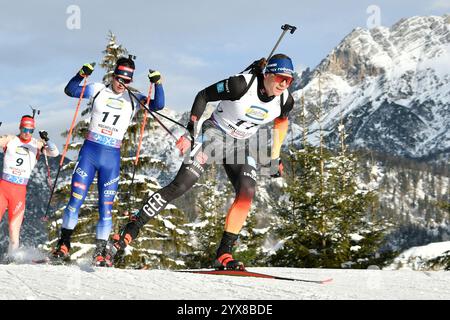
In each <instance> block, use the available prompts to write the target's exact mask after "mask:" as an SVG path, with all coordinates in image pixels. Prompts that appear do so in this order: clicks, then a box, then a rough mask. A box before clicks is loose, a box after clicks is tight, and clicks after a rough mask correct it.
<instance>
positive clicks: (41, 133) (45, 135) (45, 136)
mask: <svg viewBox="0 0 450 320" xmlns="http://www.w3.org/2000/svg"><path fill="white" fill-rule="evenodd" d="M39 137H41V139H42V140H43V141H45V142H48V140H49V138H48V133H47V131H39Z"/></svg>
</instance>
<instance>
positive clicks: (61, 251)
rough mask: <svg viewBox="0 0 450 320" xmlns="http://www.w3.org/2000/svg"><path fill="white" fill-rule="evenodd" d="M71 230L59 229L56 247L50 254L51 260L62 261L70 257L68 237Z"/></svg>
mask: <svg viewBox="0 0 450 320" xmlns="http://www.w3.org/2000/svg"><path fill="white" fill-rule="evenodd" d="M72 233H73V230H69V229H64V228H63V229H61V238H60V239H59V240H58V243H57V244H56V247H55V248H54V249H53V251H52V252H51V254H50V258H51V260H52V262H56V263H57V262H60V263H63V262H65V261H67V260H69V258H70V253H69V252H70V238H71V236H72Z"/></svg>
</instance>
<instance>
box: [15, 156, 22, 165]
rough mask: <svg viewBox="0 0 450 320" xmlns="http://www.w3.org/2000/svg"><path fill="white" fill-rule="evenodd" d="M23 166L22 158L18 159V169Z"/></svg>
mask: <svg viewBox="0 0 450 320" xmlns="http://www.w3.org/2000/svg"><path fill="white" fill-rule="evenodd" d="M22 164H23V159H22V158H18V159H17V160H16V166H17V167H20V166H21V165H22Z"/></svg>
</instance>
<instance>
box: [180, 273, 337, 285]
mask: <svg viewBox="0 0 450 320" xmlns="http://www.w3.org/2000/svg"><path fill="white" fill-rule="evenodd" d="M178 272H188V273H197V274H213V275H222V276H237V277H254V278H265V279H276V280H288V281H301V282H310V283H319V284H325V283H330V282H331V281H333V279H332V278H330V279H325V280H307V279H297V278H286V277H279V276H273V275H270V274H265V273H258V272H251V271H247V270H181V271H178Z"/></svg>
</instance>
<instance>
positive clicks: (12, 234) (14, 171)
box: [0, 115, 59, 260]
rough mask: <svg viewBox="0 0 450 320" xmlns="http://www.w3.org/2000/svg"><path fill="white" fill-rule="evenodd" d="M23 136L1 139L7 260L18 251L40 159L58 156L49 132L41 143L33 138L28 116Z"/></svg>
mask: <svg viewBox="0 0 450 320" xmlns="http://www.w3.org/2000/svg"><path fill="white" fill-rule="evenodd" d="M19 129H20V134H19V135H17V136H14V135H5V136H2V137H0V149H1V150H2V151H3V153H4V154H5V155H4V157H3V171H2V176H1V179H0V221H1V220H2V217H3V215H4V213H5V211H6V209H8V224H9V247H8V257H9V259H12V260H14V251H15V250H16V249H18V248H19V235H20V228H21V226H22V222H23V218H24V213H25V202H26V201H25V200H26V194H27V184H28V179H29V178H30V176H31V172H32V171H33V168H34V167H35V165H36V163H37V161H38V159H39V157H40V156H41V155H42V154H44V155H45V156H49V157H57V156H58V155H59V151H58V148H57V147H56V145H55V144H54V143H53V142H51V141H49V138H48V134H47V132H46V131H40V132H39V135H40V138H41V139H40V140H38V139H35V138H33V132H34V129H35V120H34V117H32V116H29V115H26V116H23V117H22V119H21V120H20V127H19Z"/></svg>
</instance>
